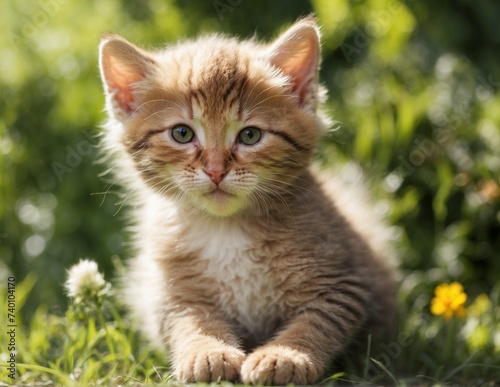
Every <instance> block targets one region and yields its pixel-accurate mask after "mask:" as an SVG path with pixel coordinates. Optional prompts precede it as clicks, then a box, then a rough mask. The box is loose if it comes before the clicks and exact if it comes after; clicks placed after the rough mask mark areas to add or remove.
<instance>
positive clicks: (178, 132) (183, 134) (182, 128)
mask: <svg viewBox="0 0 500 387" xmlns="http://www.w3.org/2000/svg"><path fill="white" fill-rule="evenodd" d="M172 138H173V139H174V140H175V141H177V142H178V143H180V144H187V143H188V142H191V141H193V139H194V132H193V129H191V128H190V127H189V126H186V125H177V126H175V127H174V128H173V129H172Z"/></svg>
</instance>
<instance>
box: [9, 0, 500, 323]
mask: <svg viewBox="0 0 500 387" xmlns="http://www.w3.org/2000/svg"><path fill="white" fill-rule="evenodd" d="M311 12H314V13H315V14H316V16H317V17H318V19H319V23H320V24H321V25H322V33H323V46H322V48H323V64H322V69H321V78H322V81H323V82H324V84H325V85H326V86H327V88H328V90H329V99H328V101H327V103H326V105H325V110H326V111H327V113H328V114H329V115H330V116H331V117H332V118H333V119H334V120H335V128H336V130H335V131H333V132H331V133H330V134H329V135H328V136H327V137H326V138H325V139H324V141H323V142H322V144H321V147H320V150H319V152H318V156H317V157H318V159H319V160H320V161H321V162H322V163H324V164H326V165H335V166H337V165H345V166H346V168H347V171H348V172H349V173H350V174H352V175H356V174H357V173H358V172H359V171H360V170H362V171H363V172H364V175H365V176H367V177H368V183H369V184H370V185H372V186H373V192H374V195H375V198H376V199H377V200H378V203H379V205H378V207H379V208H380V211H381V212H382V213H383V214H384V215H386V216H387V218H388V220H389V222H390V223H391V224H392V225H393V227H394V231H395V233H394V235H395V242H396V244H397V246H398V251H399V258H398V263H399V267H400V273H401V278H404V279H405V280H404V283H403V288H404V289H403V290H406V291H405V292H404V294H405V297H406V301H405V302H407V303H412V302H414V301H418V299H419V296H420V295H421V294H425V295H426V297H427V300H428V299H429V297H431V295H432V289H433V287H434V285H436V284H437V283H440V282H444V281H451V280H458V281H460V282H462V283H463V284H464V287H465V289H466V291H467V292H468V293H469V294H471V295H477V294H480V293H482V292H489V291H490V290H491V289H492V288H493V286H494V285H495V284H496V282H497V281H498V278H500V227H499V221H500V201H499V197H500V188H499V184H500V181H499V176H500V129H499V126H500V91H499V87H500V66H499V63H498V62H499V60H500V57H499V53H500V23H499V20H500V3H499V2H497V1H494V0H479V1H472V0H470V1H467V0H456V1H451V0H450V1H439V2H436V1H431V0H419V1H416V0H415V1H397V0H377V1H375V0H351V1H348V0H312V1H298V0H294V1H290V0H288V1H272V2H266V1H256V0H213V1H212V0H210V1H202V0H177V1H176V0H99V1H96V0H72V1H68V0H9V1H2V2H1V3H0V29H1V34H0V39H1V41H0V165H1V176H0V218H1V226H0V227H1V228H0V257H1V258H0V273H1V277H2V278H1V279H0V280H1V281H2V283H5V284H6V277H7V276H8V275H10V274H12V275H14V276H15V277H16V278H17V280H18V281H21V280H22V279H23V278H24V277H25V276H26V275H27V274H28V273H30V272H33V273H35V275H36V277H37V282H36V284H35V290H34V291H33V292H32V293H31V295H30V299H29V300H28V302H27V304H26V305H25V307H24V309H23V310H24V312H25V313H27V314H28V315H29V314H30V313H32V312H33V311H34V310H35V308H36V307H37V306H38V305H41V304H46V305H47V306H48V308H49V310H50V311H52V312H54V313H62V312H63V311H64V310H65V308H66V301H65V297H64V294H63V290H62V284H63V282H64V281H65V277H66V269H67V268H68V267H69V266H70V265H72V264H73V263H76V262H77V261H78V260H79V259H80V258H83V257H90V258H92V259H94V260H96V261H97V262H98V263H99V266H100V268H101V269H103V270H104V271H105V272H106V275H107V278H108V279H110V278H112V274H113V267H112V263H111V262H112V257H113V256H117V257H120V258H122V259H125V258H126V257H127V250H128V241H129V237H128V235H127V233H126V231H125V230H124V229H123V226H124V219H125V218H126V212H127V211H126V208H122V206H121V204H122V203H121V201H122V199H121V197H120V196H119V195H118V192H119V191H120V187H118V186H116V185H111V183H110V180H109V178H104V179H103V178H100V177H99V176H98V175H99V174H100V173H102V172H103V171H105V169H106V168H105V166H103V165H100V164H98V163H96V160H98V158H99V155H98V151H97V150H96V148H95V146H96V145H97V144H98V138H97V137H96V136H97V135H98V133H99V125H100V124H102V123H103V121H104V120H105V113H104V111H103V106H104V97H103V93H102V89H101V82H100V78H99V73H98V65H97V59H98V58H97V48H98V44H99V37H100V36H101V35H102V34H103V33H107V32H114V33H118V34H121V35H123V36H124V37H126V38H127V39H129V40H131V41H133V42H135V43H137V44H138V45H140V46H142V47H145V48H151V49H153V48H161V47H163V46H164V45H165V44H166V43H167V44H168V43H169V42H175V41H177V40H178V39H180V38H186V37H194V36H196V35H199V34H202V33H209V32H223V33H229V34H234V35H238V36H241V37H243V38H245V37H250V36H253V35H254V34H257V36H258V37H260V38H263V39H267V40H269V39H271V38H272V37H274V36H276V34H278V33H279V32H280V31H282V30H283V29H285V28H286V27H287V26H289V25H290V24H291V23H292V22H293V21H294V20H296V19H297V18H298V17H300V16H304V15H308V14H310V13H311ZM111 182H112V181H111ZM104 192H107V195H103V193H104ZM2 287H3V285H2Z"/></svg>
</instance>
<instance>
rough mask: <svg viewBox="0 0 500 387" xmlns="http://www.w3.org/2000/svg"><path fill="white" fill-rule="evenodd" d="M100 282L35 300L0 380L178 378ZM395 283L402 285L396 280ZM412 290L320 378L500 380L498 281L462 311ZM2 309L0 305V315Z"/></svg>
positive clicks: (23, 288) (23, 290) (20, 290)
mask: <svg viewBox="0 0 500 387" xmlns="http://www.w3.org/2000/svg"><path fill="white" fill-rule="evenodd" d="M34 280H35V279H34V276H29V277H27V278H26V279H25V280H24V282H22V283H20V284H18V286H17V289H16V293H17V294H16V295H17V300H18V302H17V313H18V315H19V316H20V314H19V312H20V309H22V302H23V300H25V299H26V297H27V296H28V293H29V292H30V290H31V288H32V286H33V282H34ZM101 285H103V286H102V287H101V288H100V289H97V290H96V292H95V294H94V296H95V295H97V294H99V297H98V298H95V297H94V298H93V295H92V294H90V293H89V294H87V297H86V298H83V299H82V298H80V299H78V302H76V300H75V298H76V297H77V296H78V294H77V295H75V294H73V297H72V301H71V302H70V306H69V308H68V310H67V312H66V313H65V314H64V315H56V314H54V313H51V312H49V311H48V309H47V307H46V306H40V307H39V309H38V310H37V312H36V313H35V315H34V316H33V318H32V320H31V321H30V322H29V324H28V323H25V324H23V326H22V327H21V328H20V329H19V330H18V334H17V335H16V349H17V354H16V356H17V359H16V360H17V363H16V371H17V373H16V379H14V380H12V379H10V378H9V377H8V373H9V371H8V368H7V367H8V366H9V365H8V364H7V363H6V362H5V360H6V359H7V356H8V353H4V352H2V354H1V357H0V367H1V368H0V378H1V380H2V381H5V382H6V383H7V384H16V385H19V384H21V385H29V384H32V385H35V384H49V385H52V384H54V385H75V386H76V385H118V384H120V385H123V384H130V385H132V384H135V385H137V384H139V385H141V384H154V385H160V384H178V383H177V382H175V379H174V378H173V377H172V374H171V371H170V368H169V366H168V358H167V355H166V354H164V353H162V352H160V351H158V350H155V349H153V348H151V347H150V346H149V345H148V344H147V343H146V342H145V341H143V339H141V338H140V337H139V336H138V335H137V333H136V332H135V330H134V329H133V328H131V327H130V323H129V321H128V319H127V318H126V317H124V314H123V309H122V308H121V306H120V305H119V303H118V300H117V298H116V296H115V295H114V294H113V289H112V288H111V287H106V286H105V285H104V284H103V283H102V284H101ZM445 286H447V285H444V284H441V285H439V287H438V288H437V289H441V290H442V289H443V287H445ZM454 286H458V285H454ZM401 288H402V292H404V291H405V290H404V289H405V284H404V281H403V284H402V286H401ZM103 289H106V291H104V292H102V290H103ZM466 289H467V287H466V286H465V291H466ZM418 291H419V292H421V293H422V294H420V295H416V294H415V292H414V290H410V291H409V292H408V293H407V294H400V296H401V297H400V300H406V301H400V311H401V314H400V317H399V321H398V330H397V333H396V335H395V336H394V337H393V338H392V339H391V340H386V341H384V342H376V341H372V339H371V337H370V338H369V342H368V343H367V344H368V345H367V350H366V352H364V353H360V354H359V355H358V356H357V357H356V356H354V357H349V358H347V357H346V358H345V359H340V361H341V364H343V365H342V366H336V367H333V368H332V370H331V373H330V375H326V377H325V379H324V380H323V382H322V384H324V385H336V384H346V383H348V384H349V383H353V384H360V383H361V384H365V383H366V384H390V385H433V384H435V383H458V384H464V385H465V384H467V385H476V384H482V383H488V382H491V383H493V381H495V380H500V366H499V365H498V359H499V358H500V337H499V332H500V330H499V328H500V308H498V306H497V305H498V298H499V293H500V287H499V288H497V289H495V290H494V291H493V292H491V294H490V295H486V294H482V295H480V296H479V297H477V298H476V299H475V300H473V301H472V302H470V303H469V304H468V305H466V309H465V310H464V315H463V316H462V317H458V316H453V317H450V318H445V317H444V316H434V315H432V314H431V312H430V307H429V305H430V300H431V297H432V294H433V289H432V288H428V289H424V291H423V288H421V287H420V288H419V289H418ZM439 292H440V291H439V290H438V293H439ZM457 294H458V293H457ZM464 294H465V293H464ZM415 296H416V297H415ZM2 297H4V295H2ZM0 301H1V302H2V304H3V301H4V300H3V299H2V300H0ZM4 314H5V312H4V310H3V309H2V311H1V313H0V319H1V321H5V319H6V316H5V315H4ZM5 348H6V345H2V351H4V350H5Z"/></svg>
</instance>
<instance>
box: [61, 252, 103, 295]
mask: <svg viewBox="0 0 500 387" xmlns="http://www.w3.org/2000/svg"><path fill="white" fill-rule="evenodd" d="M106 285H107V283H106V281H105V280H104V276H103V275H102V274H101V273H100V272H99V269H98V268H97V263H95V262H94V261H91V260H89V259H82V260H80V262H78V263H77V264H76V265H73V266H72V267H71V268H70V269H69V270H68V280H67V281H66V283H65V284H64V287H65V288H66V291H67V293H68V296H70V297H73V298H75V299H76V301H80V300H84V299H87V298H88V297H95V296H98V295H99V293H100V292H101V291H102V290H103V289H105V287H106Z"/></svg>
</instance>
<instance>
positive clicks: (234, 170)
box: [100, 18, 324, 216]
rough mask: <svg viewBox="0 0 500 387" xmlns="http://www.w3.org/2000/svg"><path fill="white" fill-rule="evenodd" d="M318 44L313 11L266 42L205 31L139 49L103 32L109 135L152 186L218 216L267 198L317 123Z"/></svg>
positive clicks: (290, 173)
mask: <svg viewBox="0 0 500 387" xmlns="http://www.w3.org/2000/svg"><path fill="white" fill-rule="evenodd" d="M319 53H320V48H319V30H318V27H317V25H316V23H315V21H314V20H313V19H312V18H306V19H302V20H300V21H298V22H297V23H295V24H294V25H293V26H292V27H291V28H290V29H288V30H287V31H286V32H285V33H284V34H282V35H281V36H280V37H279V38H278V39H277V40H276V41H274V42H273V43H271V44H269V45H260V44H257V43H255V42H253V41H244V42H238V41H236V40H234V39H228V38H225V37H220V36H210V37H205V38H200V39H198V40H195V41H190V42H184V43H179V44H177V45H176V46H174V47H169V48H167V49H165V50H162V51H158V52H147V51H144V50H142V49H139V48H137V47H135V46H134V45H132V44H131V43H129V42H127V41H126V40H125V39H123V38H121V37H119V36H116V35H111V36H106V37H105V38H104V39H103V40H102V43H101V46H100V67H101V74H102V78H103V82H104V87H105V92H106V96H107V108H108V113H109V116H110V125H109V127H110V128H111V132H113V133H115V134H117V136H114V137H111V135H110V136H108V137H110V138H112V139H111V140H110V141H113V142H116V143H117V144H116V145H119V146H121V147H122V148H123V149H124V150H125V153H126V154H127V157H129V158H130V159H131V160H132V161H133V164H134V166H135V169H136V171H138V172H139V174H140V175H141V176H142V179H143V181H144V182H145V183H146V185H147V186H148V187H149V189H151V190H154V191H156V192H157V193H159V194H161V195H168V196H170V197H173V198H177V199H178V200H180V201H181V202H182V203H184V204H187V205H189V206H194V207H195V208H199V209H201V210H203V211H206V212H208V213H210V214H213V215H217V216H230V215H232V214H236V213H240V212H243V211H246V210H252V211H253V210H255V208H256V207H257V208H260V207H262V206H268V205H270V204H271V203H273V201H275V200H276V198H278V197H279V195H281V194H283V193H284V192H287V189H289V188H290V185H293V183H294V180H295V179H296V178H297V177H298V176H299V175H300V174H301V173H302V172H303V170H304V168H305V167H306V166H307V164H308V162H309V159H310V157H311V153H312V151H313V148H314V146H315V144H316V142H317V140H318V138H319V136H320V135H321V133H322V129H323V128H324V124H323V122H322V121H321V120H320V118H319V117H318V116H317V114H316V106H317V103H318V79H317V76H318V66H319ZM108 141H109V140H108Z"/></svg>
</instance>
